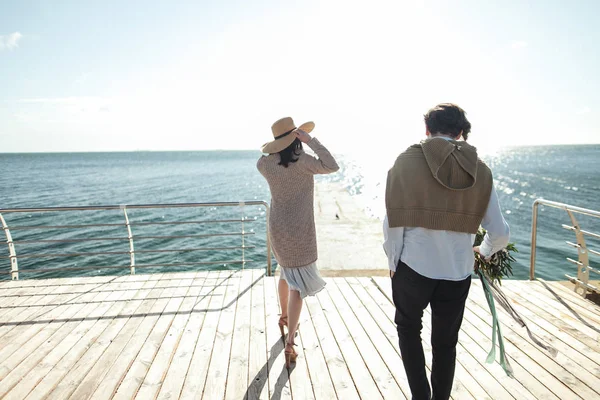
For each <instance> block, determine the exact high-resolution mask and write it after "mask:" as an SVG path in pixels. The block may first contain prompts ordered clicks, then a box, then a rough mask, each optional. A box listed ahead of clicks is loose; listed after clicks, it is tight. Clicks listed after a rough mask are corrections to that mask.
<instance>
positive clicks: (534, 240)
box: [529, 200, 539, 280]
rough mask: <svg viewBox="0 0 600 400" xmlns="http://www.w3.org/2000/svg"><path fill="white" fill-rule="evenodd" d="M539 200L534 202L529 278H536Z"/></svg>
mask: <svg viewBox="0 0 600 400" xmlns="http://www.w3.org/2000/svg"><path fill="white" fill-rule="evenodd" d="M538 205H539V203H538V201H537V200H536V201H534V202H533V212H532V219H531V259H530V261H529V280H534V279H535V249H536V243H537V217H538Z"/></svg>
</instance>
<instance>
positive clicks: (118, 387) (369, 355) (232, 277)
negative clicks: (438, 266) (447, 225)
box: [0, 270, 600, 400]
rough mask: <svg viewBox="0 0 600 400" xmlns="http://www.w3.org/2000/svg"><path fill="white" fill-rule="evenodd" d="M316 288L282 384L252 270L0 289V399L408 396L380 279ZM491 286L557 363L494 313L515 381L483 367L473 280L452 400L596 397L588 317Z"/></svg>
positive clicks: (263, 288)
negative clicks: (294, 358) (548, 346)
mask: <svg viewBox="0 0 600 400" xmlns="http://www.w3.org/2000/svg"><path fill="white" fill-rule="evenodd" d="M326 280H327V283H328V285H327V288H326V290H325V291H323V292H321V293H320V294H319V295H318V296H316V297H312V298H309V299H308V300H307V301H306V303H305V306H304V310H303V313H302V317H301V327H300V334H299V337H298V338H297V342H298V343H299V347H298V351H299V353H300V356H299V357H298V362H297V364H296V366H295V367H294V369H293V370H291V371H290V372H289V373H288V371H287V370H286V369H285V367H284V357H283V342H282V340H281V338H280V337H279V330H278V327H277V319H278V316H277V315H278V313H279V310H278V305H277V292H276V283H277V282H276V278H268V277H265V276H264V273H263V271H257V270H254V271H252V270H247V271H245V272H231V271H223V272H197V273H196V272H194V273H179V274H162V275H160V274H158V275H135V276H122V277H98V278H68V279H53V280H38V281H34V280H23V281H16V282H2V283H0V398H5V399H42V398H48V399H67V398H72V399H87V398H93V399H112V398H115V399H130V398H139V399H154V398H159V399H178V398H181V399H199V398H203V399H211V400H212V399H243V398H247V399H281V398H284V399H292V398H293V399H302V400H304V399H336V398H337V399H343V400H347V399H368V400H373V399H402V398H410V392H409V389H408V384H407V381H406V376H405V374H404V369H403V366H402V360H401V359H400V356H399V350H398V345H397V334H396V329H395V325H394V323H393V315H394V307H393V305H392V303H391V302H390V282H389V279H388V278H382V277H376V278H369V277H359V278H357V277H350V278H327V279H326ZM503 288H504V289H505V292H506V293H507V294H508V295H509V296H510V298H511V299H512V300H513V303H514V304H515V307H516V309H517V310H518V311H519V312H520V313H521V315H522V316H523V317H524V318H526V320H527V322H528V324H529V326H530V328H531V329H532V331H534V333H536V334H537V335H538V336H539V337H541V338H543V339H545V340H546V341H547V342H549V343H551V344H552V345H553V346H554V347H555V348H556V349H557V350H558V352H559V354H558V356H557V357H556V358H552V357H551V356H549V355H548V354H546V353H545V352H544V351H542V350H540V349H539V348H538V347H536V346H535V345H534V344H533V343H532V342H531V341H530V339H529V338H528V336H527V334H526V332H525V330H524V329H523V328H520V327H518V326H517V325H516V324H515V323H514V322H513V320H512V319H511V318H509V317H508V316H507V314H505V313H504V312H501V317H500V318H501V323H502V329H503V333H504V336H505V340H506V342H507V352H508V355H509V358H510V362H511V364H512V366H513V368H514V372H515V379H511V378H508V377H507V376H506V375H505V373H504V372H503V370H502V369H501V367H500V366H499V365H498V364H497V363H494V364H486V363H485V358H486V355H487V352H488V351H489V349H490V346H491V341H490V335H491V326H490V322H491V317H490V314H489V311H488V307H487V304H486V303H485V299H484V297H483V294H482V290H481V286H480V284H479V282H478V281H475V280H474V281H473V286H472V288H471V293H470V297H469V300H468V304H467V310H466V313H465V320H464V322H463V331H462V332H461V335H460V343H459V347H458V363H457V370H456V372H457V376H456V380H455V385H454V390H453V398H454V399H477V400H480V399H562V400H564V399H578V398H582V399H596V398H599V397H600V339H599V338H600V328H599V326H600V307H598V306H595V305H593V304H592V303H590V302H588V301H586V300H583V299H581V298H579V297H578V296H576V295H575V294H573V293H572V292H569V291H568V289H566V288H564V287H563V286H562V285H560V284H559V283H554V282H541V281H535V282H528V281H507V282H505V284H504V286H503ZM428 315H429V314H428V312H427V313H426V317H425V318H424V323H425V324H424V329H423V337H424V339H425V340H424V345H425V350H426V353H427V358H428V359H429V361H430V358H431V348H430V347H429V340H428V338H429V335H430V321H429V318H428ZM428 367H429V366H428Z"/></svg>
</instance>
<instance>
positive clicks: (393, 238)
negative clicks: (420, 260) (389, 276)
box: [383, 215, 404, 272]
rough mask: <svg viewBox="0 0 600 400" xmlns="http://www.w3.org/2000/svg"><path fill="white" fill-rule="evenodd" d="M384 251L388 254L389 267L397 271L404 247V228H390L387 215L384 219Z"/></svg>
mask: <svg viewBox="0 0 600 400" xmlns="http://www.w3.org/2000/svg"><path fill="white" fill-rule="evenodd" d="M383 239H384V241H383V251H385V254H386V255H387V259H388V268H389V269H390V271H394V272H396V266H397V265H398V261H400V255H401V254H402V249H403V247H404V228H403V227H398V228H390V225H389V223H388V218H387V215H386V216H385V219H384V220H383Z"/></svg>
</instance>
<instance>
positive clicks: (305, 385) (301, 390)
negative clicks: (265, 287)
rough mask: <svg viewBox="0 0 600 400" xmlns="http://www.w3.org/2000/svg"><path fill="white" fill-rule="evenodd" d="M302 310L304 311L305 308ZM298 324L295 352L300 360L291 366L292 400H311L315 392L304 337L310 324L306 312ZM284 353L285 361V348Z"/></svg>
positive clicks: (303, 312)
mask: <svg viewBox="0 0 600 400" xmlns="http://www.w3.org/2000/svg"><path fill="white" fill-rule="evenodd" d="M303 306H304V304H303ZM302 308H303V309H304V307H302ZM298 323H299V324H300V326H299V328H298V330H297V332H298V333H297V335H296V337H295V338H294V343H296V345H297V346H296V347H295V350H296V352H297V353H298V358H297V359H296V363H295V364H292V365H290V370H289V372H288V375H289V380H290V389H291V391H292V398H296V399H307V400H310V399H314V398H315V394H314V391H313V382H311V380H310V375H309V373H308V368H309V366H308V362H307V360H306V353H305V345H304V340H303V336H302V327H303V326H304V325H307V324H309V321H308V314H307V313H306V311H304V310H302V311H301V313H300V318H299V320H298ZM280 335H281V334H280ZM282 353H283V356H284V359H285V348H284V351H283V352H282ZM284 368H285V367H284Z"/></svg>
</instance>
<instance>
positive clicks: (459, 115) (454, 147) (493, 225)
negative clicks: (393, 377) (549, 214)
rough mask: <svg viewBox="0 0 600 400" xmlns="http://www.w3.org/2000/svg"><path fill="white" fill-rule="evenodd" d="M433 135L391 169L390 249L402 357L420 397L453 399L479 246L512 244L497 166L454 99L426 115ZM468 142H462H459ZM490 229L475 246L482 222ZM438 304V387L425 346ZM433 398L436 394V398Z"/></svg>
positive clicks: (483, 250)
mask: <svg viewBox="0 0 600 400" xmlns="http://www.w3.org/2000/svg"><path fill="white" fill-rule="evenodd" d="M425 126H426V136H427V139H426V140H424V141H423V142H421V143H419V144H416V145H413V146H411V147H409V148H408V149H407V150H406V151H405V152H403V153H402V154H400V156H398V158H397V159H396V162H395V164H394V166H393V167H392V168H391V169H390V171H389V172H388V178H387V185H386V194H385V202H386V211H387V213H386V214H387V215H386V218H385V220H384V224H383V226H384V237H385V242H384V245H383V246H384V250H385V252H386V254H387V256H388V260H389V267H390V270H391V272H390V276H391V278H392V292H393V299H394V305H395V306H396V316H395V322H396V325H397V329H398V337H399V342H400V352H401V354H402V362H403V363H404V369H405V370H406V375H407V378H408V383H409V385H410V390H411V392H412V396H413V399H415V400H421V399H428V400H429V399H431V398H433V399H436V400H438V399H448V398H449V397H450V392H451V391H452V382H453V380H454V368H455V363H456V344H457V342H458V331H459V330H460V325H461V323H462V319H463V313H464V309H465V302H466V300H467V295H468V294H469V288H470V286H471V274H472V272H473V265H474V255H473V251H477V252H479V253H480V254H481V255H483V256H484V257H490V256H491V255H492V254H494V253H495V252H497V251H498V250H500V249H502V248H503V247H505V246H506V245H507V244H508V239H509V234H510V230H509V227H508V224H507V223H506V221H505V220H504V218H503V217H502V211H501V210H500V205H499V203H498V196H497V194H496V191H495V189H494V186H493V180H492V173H491V171H490V169H489V168H488V167H487V166H486V165H485V164H484V163H483V162H482V161H481V160H479V158H478V157H477V149H475V147H473V146H470V145H469V144H467V142H466V140H467V137H468V135H469V132H470V130H471V124H470V123H469V121H468V120H467V118H466V115H465V112H464V111H463V110H462V109H461V108H460V107H458V106H457V105H455V104H449V103H444V104H439V105H437V106H435V107H434V108H432V109H431V110H429V111H428V112H427V114H425ZM461 138H462V139H464V140H460V139H461ZM480 225H481V226H483V228H485V229H486V230H487V234H486V236H485V237H484V240H483V243H482V244H481V246H480V247H476V248H474V247H473V242H474V239H475V234H476V232H477V229H478V228H479V226H480ZM428 304H430V305H431V330H432V332H431V347H432V349H433V361H432V367H431V389H430V386H429V381H428V379H427V374H426V373H425V357H424V354H423V346H422V344H421V329H422V318H423V310H424V309H425V308H426V307H427V305H428ZM432 395H433V397H432Z"/></svg>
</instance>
